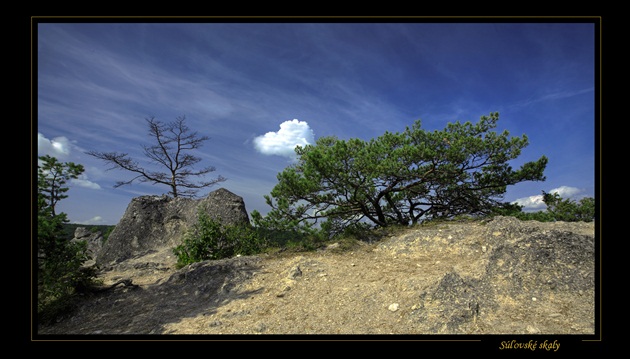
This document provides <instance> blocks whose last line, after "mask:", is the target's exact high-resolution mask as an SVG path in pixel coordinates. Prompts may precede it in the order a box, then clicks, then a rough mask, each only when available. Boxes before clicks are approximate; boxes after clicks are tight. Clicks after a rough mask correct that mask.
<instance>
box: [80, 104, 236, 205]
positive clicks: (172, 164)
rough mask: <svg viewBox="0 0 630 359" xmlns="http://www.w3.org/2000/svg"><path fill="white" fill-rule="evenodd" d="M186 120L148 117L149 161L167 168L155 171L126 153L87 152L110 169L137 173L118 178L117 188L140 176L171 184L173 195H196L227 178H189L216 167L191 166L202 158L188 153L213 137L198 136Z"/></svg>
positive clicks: (155, 182)
mask: <svg viewBox="0 0 630 359" xmlns="http://www.w3.org/2000/svg"><path fill="white" fill-rule="evenodd" d="M185 120H186V118H185V117H184V116H180V117H177V119H176V120H175V121H173V122H169V123H166V124H164V123H162V122H160V121H157V120H155V118H153V117H151V118H149V119H147V120H146V121H147V124H148V125H149V136H150V137H152V138H153V139H154V140H155V142H156V143H155V144H154V145H151V146H146V145H143V146H142V147H143V149H144V155H145V156H146V157H147V158H148V159H149V160H150V162H152V163H155V164H158V165H159V167H161V168H162V169H166V170H163V171H152V170H149V169H146V168H144V167H142V166H140V164H139V163H138V162H137V161H135V160H133V159H131V158H130V157H129V155H128V154H127V153H118V152H97V151H88V152H86V153H87V154H88V155H90V156H93V157H96V158H99V159H101V160H103V161H105V162H106V163H108V164H110V165H112V167H110V168H109V169H108V170H111V169H122V170H126V171H130V172H133V173H135V174H137V175H136V176H135V177H134V178H132V179H130V180H128V181H119V182H116V184H115V185H114V188H118V187H120V186H123V185H128V184H131V183H132V182H133V181H135V180H138V181H139V182H151V183H153V184H163V185H166V186H169V187H170V189H171V190H170V192H169V194H170V195H172V196H173V197H179V196H181V197H194V196H195V195H196V193H197V192H198V190H199V189H201V188H205V187H210V186H213V185H215V184H216V183H219V182H223V181H225V180H226V178H224V177H222V176H221V175H219V176H218V177H216V178H214V179H212V180H205V181H200V182H192V181H191V180H190V178H192V177H200V176H204V175H206V174H208V173H210V172H213V171H215V168H214V167H205V168H203V169H201V170H193V168H192V167H193V166H194V165H195V164H197V163H199V161H201V158H199V157H196V156H194V155H192V154H190V153H188V151H191V150H195V149H198V148H199V147H201V145H202V144H203V142H204V141H207V140H209V139H210V138H209V137H207V136H199V135H198V134H197V132H191V131H190V129H189V128H188V126H186V124H185Z"/></svg>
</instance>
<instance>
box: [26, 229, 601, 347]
mask: <svg viewBox="0 0 630 359" xmlns="http://www.w3.org/2000/svg"><path fill="white" fill-rule="evenodd" d="M594 231H595V228H594V224H593V223H582V222H580V223H564V222H555V223H540V222H534V221H527V222H521V221H519V220H516V219H514V218H510V217H498V218H496V219H494V220H491V221H477V222H463V223H460V222H452V223H450V222H449V223H442V224H436V225H427V226H418V227H414V228H409V229H405V230H399V231H397V232H392V233H389V234H384V236H383V238H381V239H380V240H378V241H375V242H372V243H365V242H359V243H356V244H355V245H353V246H352V247H351V248H347V247H348V246H347V243H341V244H339V243H337V244H335V243H333V244H330V245H328V246H327V247H325V248H322V249H321V250H317V251H314V252H302V253H288V252H287V251H285V252H280V253H274V254H264V255H260V256H253V257H238V258H232V259H225V260H218V261H206V262H200V263H195V264H193V265H190V266H187V267H184V268H182V269H179V270H177V269H175V265H174V264H175V258H174V256H173V255H172V252H171V251H170V249H169V248H164V249H162V250H159V251H153V252H151V253H147V254H146V255H140V256H137V257H135V258H131V259H129V260H127V261H124V262H122V263H120V264H118V265H116V266H114V267H111V268H105V269H106V270H104V271H103V272H102V273H101V274H100V278H101V279H102V280H103V286H104V288H107V286H111V285H112V284H114V283H116V282H119V281H120V280H121V279H131V283H132V285H125V283H119V284H118V285H116V286H115V287H113V288H111V289H106V290H103V291H100V292H97V293H94V294H90V295H87V296H86V297H85V299H84V300H83V301H82V302H81V303H80V304H79V306H78V307H77V309H76V311H74V312H73V313H71V314H70V315H68V316H66V317H64V318H62V319H60V320H59V321H58V322H57V323H55V324H54V325H48V326H40V327H39V328H38V334H39V335H42V336H46V335H48V334H64V335H65V334H72V335H80V334H94V335H99V334H114V335H124V334H164V335H177V334H197V335H206V334H208V335H229V334H255V335H268V334H302V335H311V334H312V335H320V334H328V335H337V334H355V335H371V334H398V335H417V334H420V335H426V334H582V335H592V334H594V333H595V295H596V293H595V286H594V283H595V258H594V257H595V256H594V253H595V252H594ZM127 284H128V282H127Z"/></svg>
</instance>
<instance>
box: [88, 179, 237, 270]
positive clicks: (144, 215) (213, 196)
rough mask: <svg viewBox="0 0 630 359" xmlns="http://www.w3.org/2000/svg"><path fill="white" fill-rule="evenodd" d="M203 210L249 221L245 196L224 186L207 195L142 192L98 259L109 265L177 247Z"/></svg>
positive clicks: (219, 217)
mask: <svg viewBox="0 0 630 359" xmlns="http://www.w3.org/2000/svg"><path fill="white" fill-rule="evenodd" d="M199 211H204V212H206V213H208V215H209V216H210V217H211V218H213V219H215V220H218V221H220V222H221V223H223V224H224V225H229V224H238V223H249V216H248V215H247V210H246V209H245V202H244V201H243V198H242V197H240V196H237V195H236V194H234V193H232V192H230V191H228V190H226V189H224V188H220V189H218V190H216V191H213V192H211V193H210V194H208V196H206V197H205V198H201V199H192V198H181V197H177V198H173V197H168V196H165V195H163V196H141V197H136V198H134V199H132V200H131V203H129V205H128V206H127V210H126V211H125V213H124V215H123V217H122V218H121V219H120V222H119V223H118V224H117V225H116V228H115V229H114V230H113V231H112V233H111V234H110V235H109V238H108V240H107V241H106V242H105V244H104V245H103V248H102V250H101V251H100V253H99V254H98V256H97V258H96V263H97V264H98V265H99V266H101V267H104V266H108V265H111V264H115V263H118V262H121V261H124V260H126V259H129V258H133V257H136V256H140V255H144V254H147V253H150V252H151V251H155V250H158V249H163V248H164V247H175V246H177V245H179V244H180V243H181V241H182V236H183V234H184V233H185V232H186V231H187V230H188V229H189V228H191V227H192V226H193V225H194V224H195V223H196V222H197V216H198V213H199Z"/></svg>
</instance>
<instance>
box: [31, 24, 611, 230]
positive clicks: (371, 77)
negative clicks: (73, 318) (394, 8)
mask: <svg viewBox="0 0 630 359" xmlns="http://www.w3.org/2000/svg"><path fill="white" fill-rule="evenodd" d="M596 26H597V25H596V24H595V23H593V22H582V23H579V22H576V23H569V22H566V20H565V21H563V22H557V23H554V22H532V23H516V22H515V23H510V22H503V23H501V22H499V23H490V22H488V23H483V22H475V23H452V22H444V23H440V22H433V23H422V22H420V21H418V22H395V21H392V22H391V23H389V22H378V23H369V22H366V23H331V22H322V23H298V22H295V23H291V22H284V23H232V22H224V23H213V22H202V23H186V22H182V23H45V22H39V23H38V24H37V38H36V45H34V51H36V55H37V58H36V59H37V62H36V68H35V67H34V68H35V69H36V72H37V73H36V76H37V89H36V90H37V112H36V114H34V116H35V120H36V124H37V139H36V140H37V153H38V155H44V154H49V155H52V156H55V157H57V158H58V159H59V160H61V161H63V162H75V163H80V164H82V165H84V166H85V168H86V171H85V173H84V175H83V176H82V177H81V178H80V179H79V180H76V181H73V183H71V184H70V191H69V192H68V193H67V194H68V195H69V197H68V198H67V199H64V200H62V201H61V202H59V205H58V211H62V212H65V213H67V214H68V217H69V219H70V221H71V222H73V223H84V224H116V223H118V221H119V220H120V218H121V216H122V215H123V213H124V211H125V209H126V207H127V205H128V204H129V202H130V201H131V199H132V198H134V197H137V196H141V195H154V194H156V195H160V194H163V193H166V192H168V188H166V187H164V186H157V185H151V184H147V183H139V182H134V184H132V185H130V186H123V187H119V188H113V185H114V184H115V182H116V181H119V180H128V179H130V178H132V174H131V173H128V172H124V171H120V170H110V171H108V170H107V168H108V166H107V165H106V164H105V163H104V162H102V161H100V160H98V159H96V158H93V157H91V156H89V155H87V154H85V152H86V151H90V150H94V151H102V152H110V151H117V152H125V153H128V154H129V155H130V156H131V157H132V158H135V159H137V160H138V161H139V162H141V163H143V160H144V158H143V156H142V145H143V144H149V145H150V144H152V142H151V138H150V137H149V136H148V128H147V125H146V121H145V119H146V118H149V117H152V116H154V117H155V118H156V119H157V120H160V121H162V122H171V121H173V120H175V118H176V117H178V116H185V117H186V123H187V125H188V126H189V127H190V128H191V129H192V130H194V131H197V132H198V133H199V134H200V135H207V136H209V137H210V140H209V141H206V142H205V143H204V145H203V147H201V149H200V150H199V151H198V152H195V153H194V154H195V155H197V156H199V157H201V158H202V162H201V165H203V166H214V167H215V168H216V171H215V172H213V173H211V174H210V177H216V176H217V175H221V176H223V177H226V178H227V181H225V182H222V183H220V184H218V185H216V186H215V187H212V188H210V189H207V190H205V191H203V192H201V194H205V193H208V192H209V191H211V190H214V189H218V188H220V187H224V188H226V189H228V190H230V191H232V192H234V193H236V194H238V195H240V196H242V197H243V198H244V200H245V205H246V207H247V210H248V211H249V212H250V213H251V211H253V210H258V211H260V212H262V213H263V214H264V213H266V212H267V211H268V210H269V209H270V208H269V207H268V206H267V205H266V204H265V202H264V198H263V195H265V194H268V193H269V192H270V191H271V189H272V188H273V187H274V185H275V184H276V183H277V180H276V175H277V174H278V173H279V172H281V171H282V170H283V169H284V168H285V167H287V166H288V165H290V164H291V163H292V153H293V152H292V150H293V147H294V146H295V144H304V143H312V142H313V141H314V140H315V139H317V138H319V137H322V136H332V135H334V136H337V137H339V138H342V139H348V138H362V139H365V140H367V139H371V138H374V137H377V136H380V135H382V134H383V133H384V132H385V131H390V132H395V131H403V130H404V129H405V127H406V126H409V125H411V124H412V123H413V122H414V121H415V120H417V119H420V120H421V121H422V125H423V128H425V129H426V130H436V129H437V130H441V129H443V128H444V127H445V126H446V124H447V123H448V122H455V121H462V122H465V121H471V122H476V121H478V120H479V118H480V117H481V116H483V115H488V114H489V113H490V112H495V111H497V112H499V113H500V120H499V125H498V128H497V129H496V131H503V130H508V131H509V132H510V134H511V135H513V136H521V135H523V134H526V135H527V136H528V138H529V142H530V144H529V146H528V147H527V148H525V150H524V151H523V152H522V155H521V156H520V157H519V158H518V159H517V160H515V161H513V163H512V164H513V166H514V167H518V166H520V164H522V163H524V162H527V161H533V160H536V159H538V158H540V156H542V155H545V156H547V157H548V158H549V164H548V166H547V169H546V171H545V175H546V177H547V180H546V181H545V182H525V183H521V184H518V185H515V186H510V187H508V191H507V193H506V195H505V198H504V199H505V200H506V201H519V203H521V204H523V205H525V206H526V209H530V210H534V209H544V205H543V204H542V202H541V198H540V194H541V193H542V191H543V190H544V191H546V192H551V191H558V192H559V193H560V194H561V195H562V196H563V197H564V198H573V199H576V200H577V199H579V198H581V197H584V196H589V197H594V196H595V193H596V188H595V177H596V173H595V158H596V157H595V156H596V151H595V146H596V144H597V141H596V139H595V125H596V121H595V116H596V112H595V111H596V107H595V104H596V101H595V100H596V80H597V77H596V75H597V69H596V67H595V58H596V56H598V55H599V53H598V50H597V51H596V48H595V34H596Z"/></svg>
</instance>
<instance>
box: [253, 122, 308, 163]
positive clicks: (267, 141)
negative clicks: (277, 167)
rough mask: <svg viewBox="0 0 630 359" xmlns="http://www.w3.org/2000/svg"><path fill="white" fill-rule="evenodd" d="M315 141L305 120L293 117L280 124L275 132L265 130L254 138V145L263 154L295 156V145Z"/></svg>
mask: <svg viewBox="0 0 630 359" xmlns="http://www.w3.org/2000/svg"><path fill="white" fill-rule="evenodd" d="M313 143H315V135H313V130H312V129H311V128H310V127H309V126H308V123H306V122H305V121H298V120H297V119H293V120H291V121H284V122H283V123H281V124H280V130H278V131H277V132H267V133H265V134H264V135H262V136H258V137H256V138H254V147H255V148H256V150H257V151H258V152H260V153H262V154H265V155H278V156H284V157H289V158H295V151H294V150H295V147H296V146H305V145H309V144H313Z"/></svg>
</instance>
